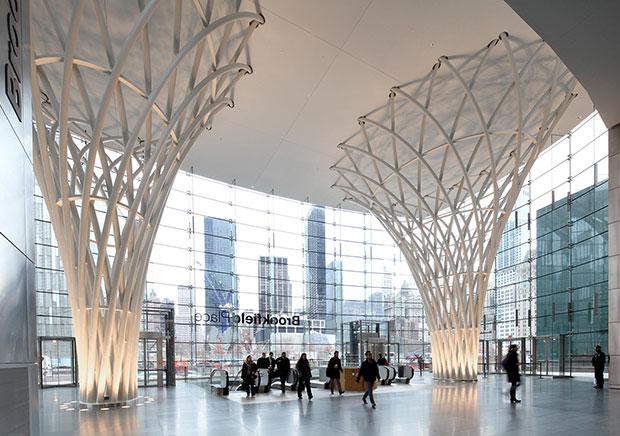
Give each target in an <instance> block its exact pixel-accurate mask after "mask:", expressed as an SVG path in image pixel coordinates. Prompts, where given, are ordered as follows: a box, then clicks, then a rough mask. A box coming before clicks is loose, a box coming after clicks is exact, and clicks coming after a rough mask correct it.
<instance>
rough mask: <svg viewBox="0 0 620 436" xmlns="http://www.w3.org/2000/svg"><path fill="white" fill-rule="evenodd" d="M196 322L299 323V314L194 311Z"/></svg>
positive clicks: (295, 324)
mask: <svg viewBox="0 0 620 436" xmlns="http://www.w3.org/2000/svg"><path fill="white" fill-rule="evenodd" d="M194 322H195V323H196V324H222V323H224V324H247V325H251V324H253V325H274V326H275V325H294V326H298V325H300V319H299V315H290V316H289V315H282V314H277V315H272V314H270V313H268V314H266V315H264V314H261V313H245V312H242V313H240V314H238V313H235V312H228V311H226V310H222V311H220V312H215V313H196V314H195V315H194Z"/></svg>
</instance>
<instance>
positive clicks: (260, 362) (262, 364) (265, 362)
mask: <svg viewBox="0 0 620 436" xmlns="http://www.w3.org/2000/svg"><path fill="white" fill-rule="evenodd" d="M256 366H258V367H259V368H265V369H268V368H269V359H268V358H267V353H263V354H262V355H261V357H259V358H258V359H257V360H256Z"/></svg>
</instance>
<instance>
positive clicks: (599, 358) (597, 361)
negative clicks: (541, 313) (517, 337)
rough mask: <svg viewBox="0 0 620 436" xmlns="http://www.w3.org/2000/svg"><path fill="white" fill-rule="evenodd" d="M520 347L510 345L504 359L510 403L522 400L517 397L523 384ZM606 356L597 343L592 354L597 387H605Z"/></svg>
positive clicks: (503, 365)
mask: <svg viewBox="0 0 620 436" xmlns="http://www.w3.org/2000/svg"><path fill="white" fill-rule="evenodd" d="M518 350H519V347H518V346H517V345H516V344H512V345H510V347H509V348H508V354H507V355H506V357H505V358H504V360H502V367H503V368H504V371H506V375H507V376H508V383H510V403H511V404H518V403H520V402H521V400H519V399H517V388H518V387H519V386H520V385H521V374H520V372H519V355H518ZM605 360H606V356H605V353H603V351H602V349H601V346H600V345H597V346H596V347H595V348H594V355H593V356H592V366H593V367H594V379H595V380H596V384H595V386H594V387H595V388H596V389H603V383H604V379H603V372H604V371H605Z"/></svg>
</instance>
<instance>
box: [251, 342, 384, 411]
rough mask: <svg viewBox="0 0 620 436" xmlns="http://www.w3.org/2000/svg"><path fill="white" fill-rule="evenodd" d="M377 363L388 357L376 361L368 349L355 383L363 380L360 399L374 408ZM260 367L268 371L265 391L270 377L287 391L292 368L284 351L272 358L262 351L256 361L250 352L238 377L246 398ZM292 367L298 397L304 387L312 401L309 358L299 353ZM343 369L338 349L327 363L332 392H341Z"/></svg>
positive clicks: (342, 391)
mask: <svg viewBox="0 0 620 436" xmlns="http://www.w3.org/2000/svg"><path fill="white" fill-rule="evenodd" d="M378 365H387V360H386V359H385V358H384V357H383V356H381V355H379V360H378V361H375V360H374V359H373V358H372V353H371V352H370V351H367V352H366V359H365V360H364V362H362V364H361V366H360V368H359V370H358V372H357V377H356V382H357V383H359V382H360V380H361V379H363V380H364V384H365V386H366V390H365V393H364V396H363V397H362V401H363V402H364V404H368V402H367V401H366V399H367V398H369V399H370V404H371V405H372V407H373V408H375V407H376V403H375V399H374V396H373V394H372V389H373V386H374V383H375V380H379V367H378ZM260 368H264V369H266V370H267V372H268V374H269V379H268V381H267V387H266V390H269V389H270V386H271V382H272V380H273V378H274V377H276V376H278V377H279V378H280V389H281V390H282V393H284V392H285V391H286V381H287V379H288V375H289V372H290V369H291V362H290V360H289V358H288V357H287V356H286V353H285V352H283V353H282V354H281V355H280V357H278V358H277V359H274V358H273V353H272V352H270V353H269V355H267V353H263V354H262V356H261V357H259V358H258V359H257V361H256V363H255V362H254V361H253V360H252V356H251V355H249V356H247V357H246V358H245V361H244V362H243V366H242V367H241V380H242V382H243V387H244V389H245V392H246V398H247V397H250V396H252V397H253V396H254V395H255V394H256V390H257V386H256V380H257V378H258V370H259V369H260ZM295 369H297V375H298V376H297V397H298V398H299V399H300V400H301V399H302V397H303V392H304V390H305V391H306V393H307V395H308V400H310V401H311V400H312V387H311V386H310V380H311V379H312V369H311V368H310V361H309V360H308V356H307V355H306V353H301V356H300V357H299V360H298V361H297V363H296V364H295ZM342 372H343V369H342V361H341V360H340V354H339V352H338V351H336V352H335V353H334V355H333V357H332V358H331V359H329V362H328V364H327V373H326V375H327V376H328V377H329V388H330V391H331V395H334V390H335V389H337V390H338V394H339V395H342V394H343V393H344V390H343V389H342V384H341V383H340V376H341V374H342Z"/></svg>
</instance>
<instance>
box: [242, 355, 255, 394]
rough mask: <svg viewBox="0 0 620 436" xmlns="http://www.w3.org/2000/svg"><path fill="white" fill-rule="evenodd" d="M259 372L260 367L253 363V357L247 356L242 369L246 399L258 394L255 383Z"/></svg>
mask: <svg viewBox="0 0 620 436" xmlns="http://www.w3.org/2000/svg"><path fill="white" fill-rule="evenodd" d="M257 371H258V366H257V365H256V363H254V362H253V361H252V356H247V357H246V358H245V362H243V366H242V367H241V380H242V381H243V386H244V387H245V392H246V394H247V395H246V398H248V397H249V396H250V393H251V394H252V397H254V394H255V392H256V388H255V386H254V385H255V381H256V373H257Z"/></svg>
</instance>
